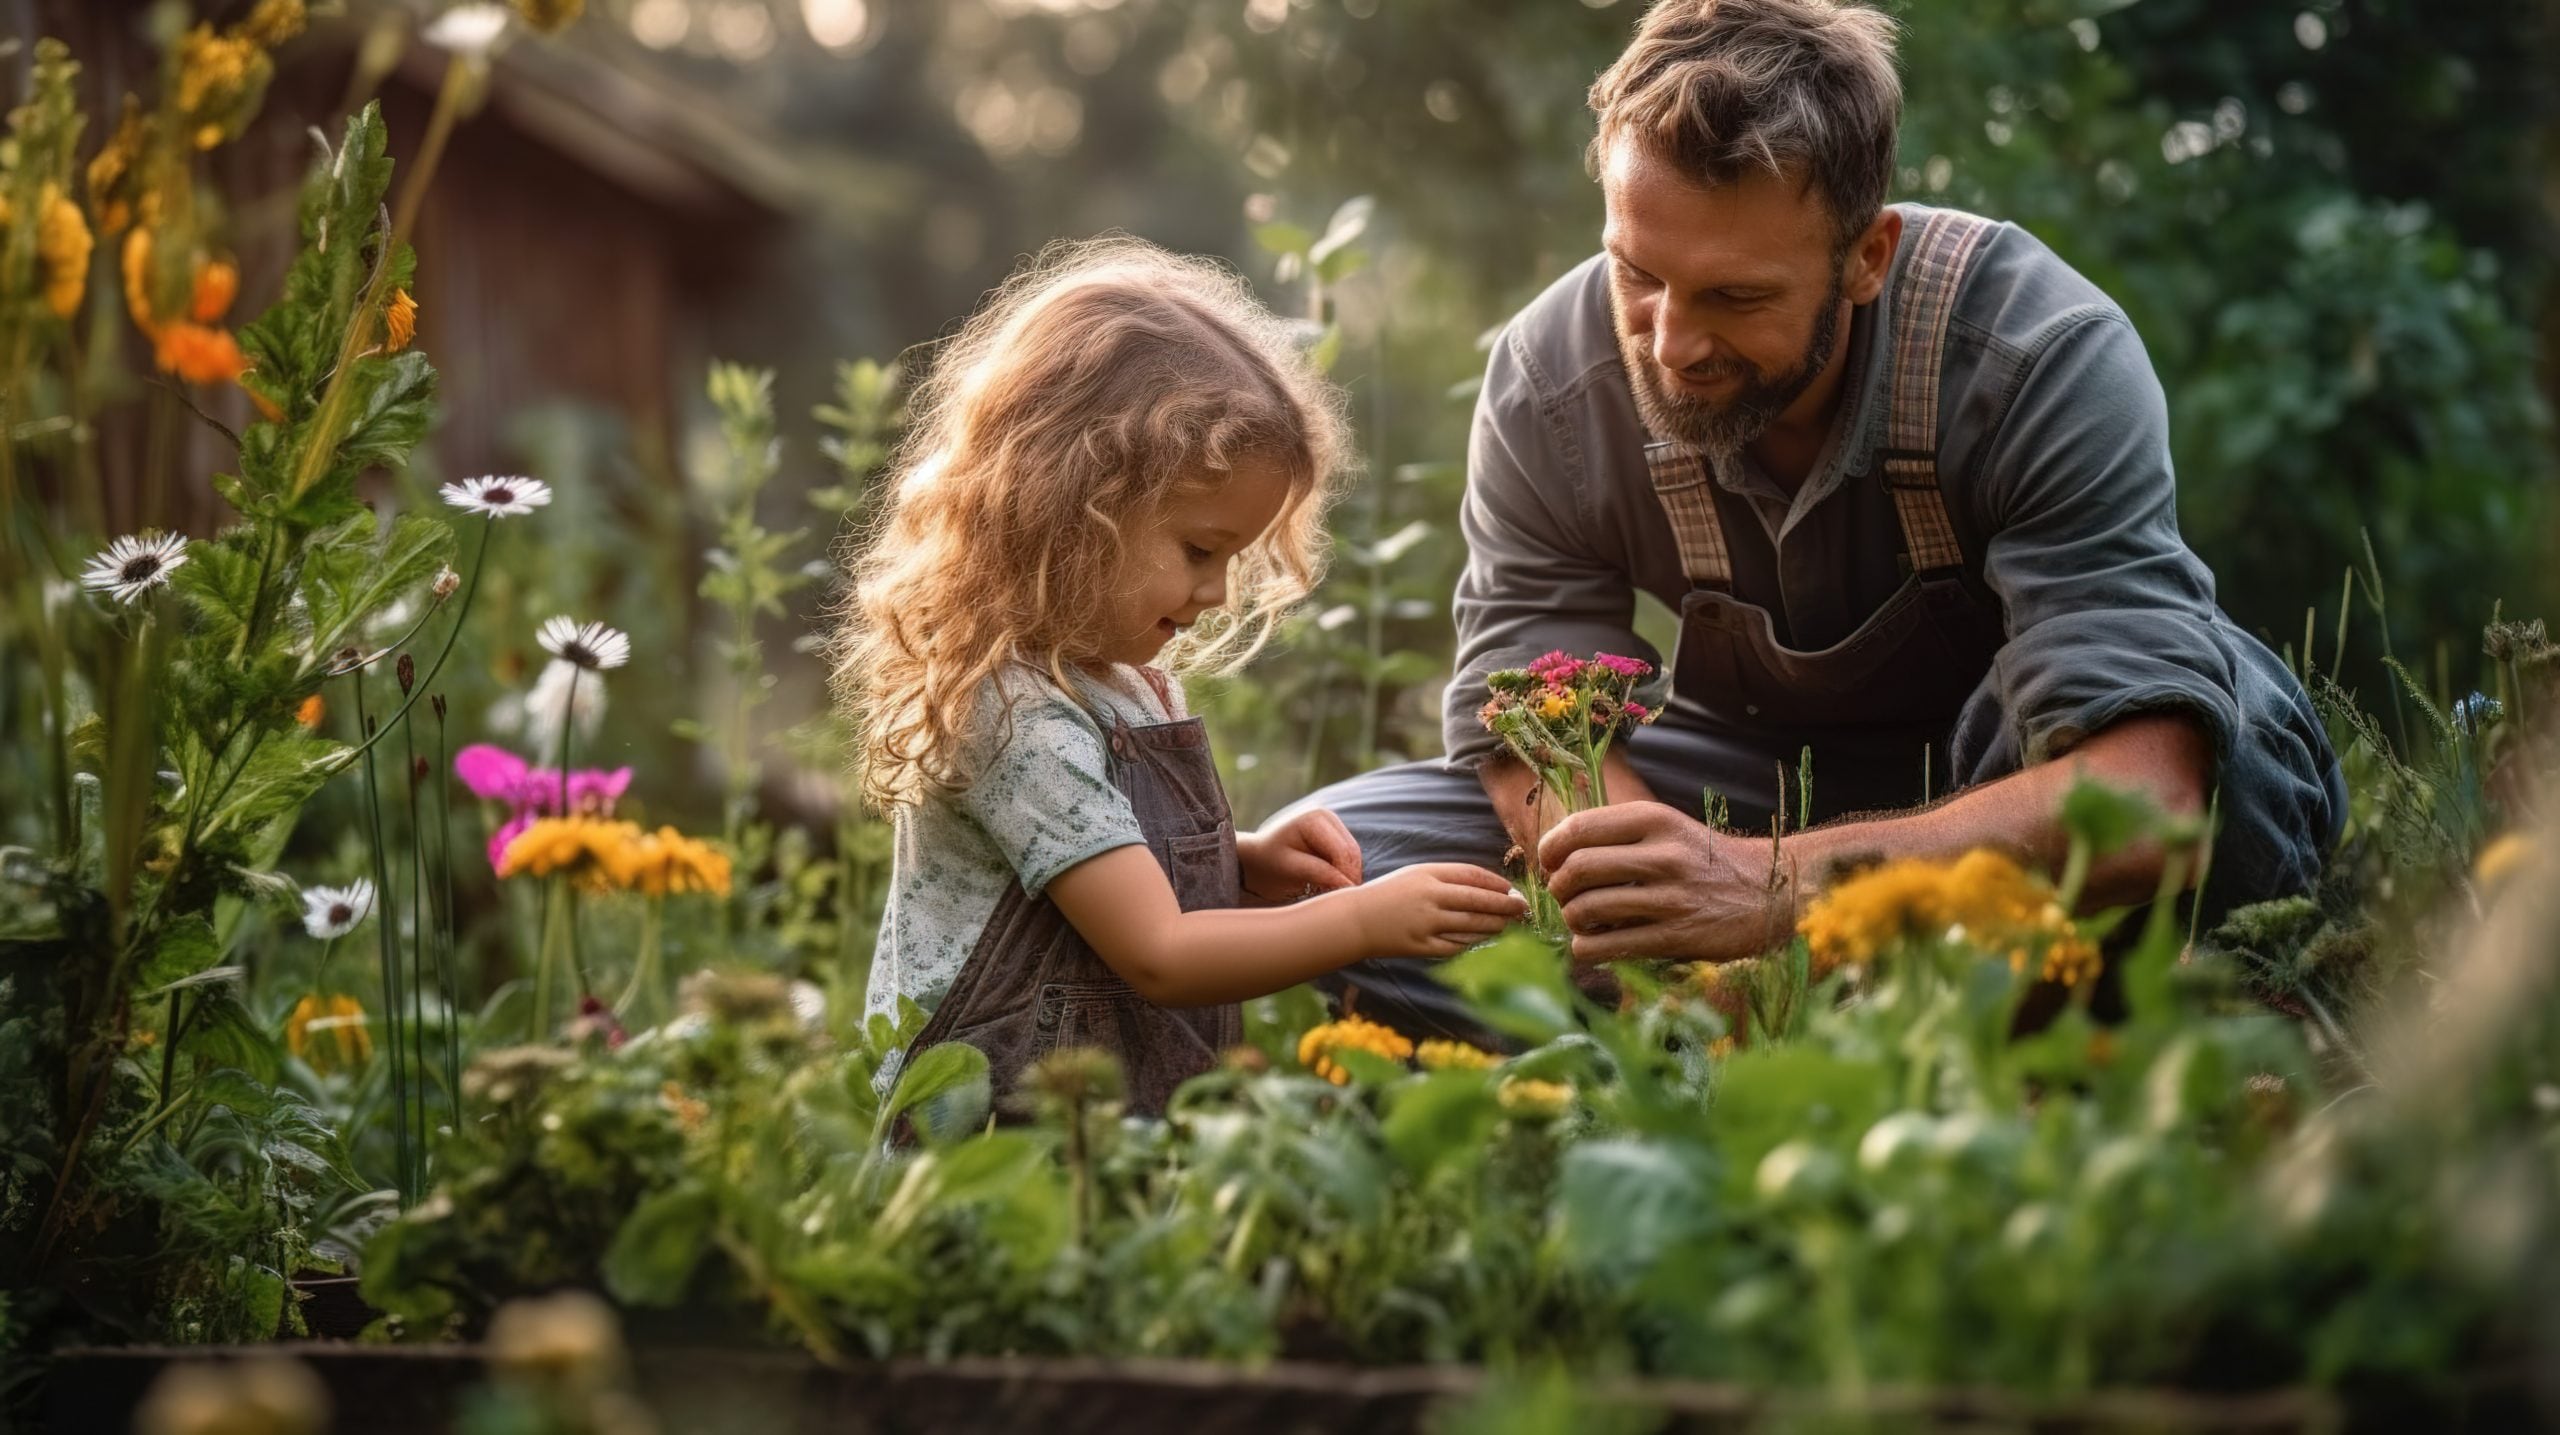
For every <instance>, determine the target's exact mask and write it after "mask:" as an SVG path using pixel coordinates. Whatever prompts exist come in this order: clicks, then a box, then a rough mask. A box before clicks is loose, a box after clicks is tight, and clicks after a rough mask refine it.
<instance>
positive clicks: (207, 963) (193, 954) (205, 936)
mask: <svg viewBox="0 0 2560 1435" xmlns="http://www.w3.org/2000/svg"><path fill="white" fill-rule="evenodd" d="M221 960H222V944H221V943H220V942H219V941H218V940H216V938H215V937H214V934H213V923H212V921H211V920H210V919H208V918H207V917H206V916H205V915H204V914H203V913H201V912H189V913H187V914H186V915H184V916H182V917H179V918H177V919H175V920H174V921H172V922H170V923H169V925H168V926H167V927H165V928H163V929H162V930H161V933H160V940H159V942H158V943H157V944H155V945H154V946H153V947H152V949H151V956H150V959H149V960H147V961H145V962H144V963H143V964H142V971H141V973H140V974H139V975H138V976H137V977H136V978H135V981H134V985H135V986H137V987H139V988H141V989H142V991H143V992H144V993H145V994H146V995H158V994H160V993H163V992H166V991H168V990H169V988H170V987H171V986H172V985H174V984H176V983H178V982H180V981H183V980H186V979H188V978H192V977H195V976H198V975H200V974H201V973H203V972H204V971H205V970H206V969H208V968H211V967H213V966H214V964H215V963H217V962H219V961H221Z"/></svg>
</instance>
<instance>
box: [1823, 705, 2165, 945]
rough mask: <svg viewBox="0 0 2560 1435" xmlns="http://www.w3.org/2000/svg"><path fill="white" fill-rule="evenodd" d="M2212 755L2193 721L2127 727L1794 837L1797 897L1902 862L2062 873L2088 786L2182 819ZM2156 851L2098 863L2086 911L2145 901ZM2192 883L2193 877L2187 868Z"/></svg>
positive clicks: (2128, 852) (2150, 847)
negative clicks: (1862, 866) (1848, 874)
mask: <svg viewBox="0 0 2560 1435" xmlns="http://www.w3.org/2000/svg"><path fill="white" fill-rule="evenodd" d="M2212 764H2213V750H2212V745H2211V742H2210V740H2209V739H2208V738H2207V737H2206V735H2205V732H2204V729H2203V728H2202V727H2201V726H2199V725H2198V724H2197V723H2196V722H2195V721H2194V720H2193V719H2191V718H2187V717H2183V716H2176V715H2169V714H2155V715H2146V716H2143V717H2136V718H2128V719H2126V720H2125V721H2123V722H2120V723H2117V724H2115V725H2114V726H2112V727H2109V728H2107V729H2105V730H2104V731H2102V732H2099V733H2097V734H2095V735H2093V736H2091V737H2090V738H2089V739H2088V740H2087V741H2085V742H2083V743H2082V744H2081V745H2080V746H2079V747H2078V748H2076V749H2074V750H2073V751H2071V752H2070V753H2068V754H2066V755H2065V756H2062V757H2059V758H2055V759H2053V760H2051V761H2048V762H2043V763H2038V764H2037V765H2035V766H2033V767H2029V768H2026V769H2024V770H2022V771H2019V772H2016V773H2012V774H2011V775H2009V776H2008V777H2005V778H2002V779H2000V780H1999V781H1996V782H1990V783H1985V784H1984V785H1982V786H1980V787H1976V788H1971V789H1969V790H1967V791H1965V792H1963V793H1960V794H1958V795H1956V796H1955V797H1953V798H1950V799H1948V800H1947V801H1945V802H1943V803H1940V804H1938V805H1937V806H1935V807H1930V808H1926V809H1923V810H1921V811H1917V812H1908V813H1899V814H1895V815H1891V816H1885V817H1875V818H1867V819H1850V820H1847V821H1842V822H1836V823H1832V824H1830V825H1828V826H1823V827H1817V828H1813V829H1811V830H1809V831H1806V832H1803V833H1800V834H1798V835H1796V836H1793V837H1790V838H1788V839H1787V842H1786V853H1787V857H1788V859H1789V862H1790V865H1792V866H1793V867H1794V869H1795V872H1796V875H1797V877H1798V882H1797V889H1798V891H1799V893H1803V892H1805V891H1807V890H1808V889H1809V888H1810V887H1812V886H1814V885H1817V884H1819V883H1820V882H1821V881H1822V880H1823V879H1824V877H1825V876H1826V875H1827V874H1828V873H1829V872H1830V871H1831V870H1833V869H1835V868H1837V867H1839V866H1842V865H1855V864H1859V863H1863V862H1867V861H1873V860H1878V859H1890V858H1897V857H1920V858H1946V857H1954V856H1958V855H1960V854H1962V853H1965V852H1968V851H1971V850H1973V849H1974V848H1977V847H1991V848H1997V849H2000V850H2002V851H2006V852H2011V853H2014V854H2016V855H2017V856H2018V857H2020V858H2021V859H2023V860H2026V861H2028V862H2030V863H2033V864H2035V865H2038V866H2042V867H2044V868H2046V869H2047V870H2058V869H2059V868H2060V867H2061V865H2062V863H2063V861H2064V859H2065V858H2066V857H2067V856H2068V855H2069V853H2070V850H2071V837H2070V834H2069V832H2068V831H2066V830H2065V829H2064V827H2063V825H2062V819H2061V812H2062V799H2063V797H2064V796H2065V795H2066V794H2067V793H2069V792H2070V790H2071V787H2072V784H2073V783H2075V782H2077V781H2079V780H2080V779H2081V778H2082V777H2084V776H2085V777H2088V778H2091V779H2093V780H2096V781H2099V782H2103V783H2105V784H2107V785H2108V786H2110V787H2116V788H2125V789H2130V790H2132V791H2135V792H2139V793H2142V794H2143V795H2144V796H2146V797H2148V798H2150V799H2151V801H2152V802H2153V803H2154V804H2156V805H2157V806H2159V807H2160V808H2161V809H2163V810H2164V811H2167V812H2169V813H2171V814H2173V815H2177V816H2187V817H2192V816H2198V815H2201V814H2202V813H2203V811H2204V808H2205V802H2206V796H2207V790H2208V785H2209V783H2210V781H2211V772H2212ZM2166 855H2167V854H2166V853H2165V851H2164V850H2163V849H2162V847H2161V846H2160V844H2158V843H2157V842H2151V841H2145V842H2138V843H2135V844H2133V845H2132V846H2129V847H2127V848H2125V849H2123V850H2121V851H2118V852H2114V853H2111V854H2109V855H2107V856H2105V857H2102V858H2099V859H2097V861H2095V862H2094V863H2093V864H2092V865H2091V867H2090V869H2089V878H2088V883H2087V885H2086V887H2085V888H2084V889H2083V893H2082V897H2081V906H2082V908H2083V910H2098V909H2103V908H2108V907H2121V906H2126V905H2129V904H2132V903H2135V902H2143V901H2148V900H2149V899H2150V898H2151V897H2152V896H2153V895H2154V894H2155V893H2156V892H2157V891H2158V888H2159V884H2160V874H2161V866H2162V862H2163V859H2164V858H2165V856H2166ZM2186 876H2187V880H2188V881H2189V882H2192V881H2193V880H2194V878H2195V871H2194V869H2193V867H2192V866H2190V867H2189V869H2188V871H2187V873H2186Z"/></svg>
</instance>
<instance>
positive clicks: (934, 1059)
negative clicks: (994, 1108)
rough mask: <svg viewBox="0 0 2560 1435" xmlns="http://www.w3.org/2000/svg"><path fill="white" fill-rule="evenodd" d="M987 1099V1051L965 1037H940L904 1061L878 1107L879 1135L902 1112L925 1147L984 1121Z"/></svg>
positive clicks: (989, 1097)
mask: <svg viewBox="0 0 2560 1435" xmlns="http://www.w3.org/2000/svg"><path fill="white" fill-rule="evenodd" d="M993 1100H994V1091H993V1087H992V1085H991V1084H990V1082H989V1079H988V1076H987V1054H986V1053H985V1052H983V1051H980V1050H978V1049H977V1048H976V1047H974V1046H971V1045H969V1044H968V1043H967V1042H965V1041H946V1042H943V1043H942V1044H941V1045H939V1046H930V1047H927V1048H925V1049H924V1050H923V1051H920V1052H917V1053H916V1054H915V1055H914V1056H912V1057H910V1058H909V1059H908V1061H907V1069H906V1070H905V1071H903V1072H901V1073H899V1076H898V1085H897V1089H896V1090H894V1091H892V1092H890V1093H889V1102H888V1104H887V1105H885V1106H883V1107H881V1108H880V1117H879V1134H880V1135H882V1136H885V1135H887V1134H888V1131H889V1128H890V1127H891V1126H892V1125H894V1124H895V1123H896V1121H897V1119H898V1118H899V1117H901V1116H906V1117H908V1118H909V1119H910V1120H911V1121H913V1122H914V1124H915V1128H916V1134H917V1135H918V1136H919V1137H921V1138H923V1139H924V1141H925V1143H926V1144H927V1145H938V1144H940V1143H942V1142H945V1141H949V1140H953V1139H955V1138H957V1137H959V1136H962V1135H965V1134H967V1133H968V1132H969V1131H971V1130H973V1129H975V1128H976V1127H977V1126H978V1124H980V1123H981V1122H984V1121H985V1120H986V1113H987V1111H988V1109H989V1107H990V1105H991V1104H992V1102H993Z"/></svg>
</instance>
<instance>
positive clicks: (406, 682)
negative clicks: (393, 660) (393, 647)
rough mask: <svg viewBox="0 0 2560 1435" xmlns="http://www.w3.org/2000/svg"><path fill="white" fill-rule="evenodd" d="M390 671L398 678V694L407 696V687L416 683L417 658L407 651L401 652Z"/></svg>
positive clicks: (409, 687)
mask: <svg viewBox="0 0 2560 1435" xmlns="http://www.w3.org/2000/svg"><path fill="white" fill-rule="evenodd" d="M392 671H393V672H394V673H396V674H398V675H399V678H400V696H402V697H404V698H405V697H407V696H408V695H409V689H411V688H413V687H416V686H417V685H418V660H417V659H415V658H413V657H411V656H409V655H408V654H407V653H402V654H401V655H400V661H399V662H398V663H397V664H396V665H394V666H393V668H392Z"/></svg>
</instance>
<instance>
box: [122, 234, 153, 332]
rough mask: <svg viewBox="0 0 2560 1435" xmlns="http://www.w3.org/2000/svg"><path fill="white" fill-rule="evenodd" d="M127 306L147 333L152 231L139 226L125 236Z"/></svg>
mask: <svg viewBox="0 0 2560 1435" xmlns="http://www.w3.org/2000/svg"><path fill="white" fill-rule="evenodd" d="M123 267H124V307H125V308H126V309H127V310H128V311H129V312H131V313H132V315H133V322H134V325H135V327H137V328H139V329H141V330H142V332H144V333H146V334H148V333H150V332H151V330H152V327H153V326H152V322H151V231H150V230H148V229H143V228H137V229H135V230H134V231H133V232H132V233H131V234H128V235H126V236H125V237H124V265H123Z"/></svg>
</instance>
